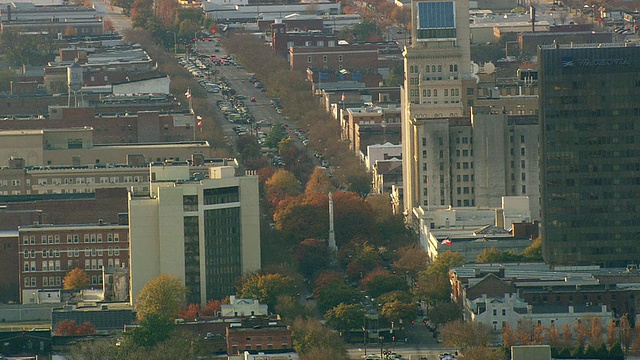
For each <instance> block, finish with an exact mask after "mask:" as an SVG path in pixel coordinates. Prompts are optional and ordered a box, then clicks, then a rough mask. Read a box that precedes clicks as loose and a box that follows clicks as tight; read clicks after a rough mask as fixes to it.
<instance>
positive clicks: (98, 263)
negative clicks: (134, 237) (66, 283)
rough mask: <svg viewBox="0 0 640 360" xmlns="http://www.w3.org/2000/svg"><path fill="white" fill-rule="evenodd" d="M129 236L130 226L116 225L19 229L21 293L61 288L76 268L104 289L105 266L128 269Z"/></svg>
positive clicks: (92, 283)
mask: <svg viewBox="0 0 640 360" xmlns="http://www.w3.org/2000/svg"><path fill="white" fill-rule="evenodd" d="M128 234H129V230H128V226H127V225H113V224H95V225H68V226H65V225H62V226H54V225H32V226H26V227H20V228H19V240H18V241H19V247H18V257H19V259H20V260H19V262H20V264H19V266H20V270H19V271H20V284H19V286H20V293H21V294H23V293H24V292H25V291H32V290H54V289H62V279H63V278H64V276H65V274H66V273H67V272H68V271H69V270H71V269H73V268H76V267H77V268H80V269H84V270H85V271H86V272H87V275H88V276H89V281H90V284H91V286H92V287H96V288H97V287H101V286H102V268H103V267H115V268H120V267H128V266H129V265H128V262H129V238H128ZM28 300H29V299H27V301H28ZM22 302H23V303H25V299H22Z"/></svg>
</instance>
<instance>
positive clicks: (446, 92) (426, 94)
mask: <svg viewBox="0 0 640 360" xmlns="http://www.w3.org/2000/svg"><path fill="white" fill-rule="evenodd" d="M442 92H443V93H444V96H460V89H444V90H443V91H442ZM432 94H433V97H438V89H433V91H431V89H423V90H422V97H431V95H432Z"/></svg>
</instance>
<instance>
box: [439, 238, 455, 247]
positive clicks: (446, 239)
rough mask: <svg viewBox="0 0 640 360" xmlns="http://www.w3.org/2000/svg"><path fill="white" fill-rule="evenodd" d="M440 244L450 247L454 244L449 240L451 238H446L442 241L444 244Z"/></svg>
mask: <svg viewBox="0 0 640 360" xmlns="http://www.w3.org/2000/svg"><path fill="white" fill-rule="evenodd" d="M440 244H442V245H449V246H451V245H452V242H451V240H450V239H449V237H446V238H444V240H442V242H441V243H440Z"/></svg>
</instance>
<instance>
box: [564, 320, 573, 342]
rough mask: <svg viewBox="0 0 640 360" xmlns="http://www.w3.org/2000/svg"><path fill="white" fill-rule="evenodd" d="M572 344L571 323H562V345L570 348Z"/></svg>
mask: <svg viewBox="0 0 640 360" xmlns="http://www.w3.org/2000/svg"><path fill="white" fill-rule="evenodd" d="M571 346H573V331H572V330H571V325H569V324H568V323H565V324H564V325H562V347H565V348H570V347H571Z"/></svg>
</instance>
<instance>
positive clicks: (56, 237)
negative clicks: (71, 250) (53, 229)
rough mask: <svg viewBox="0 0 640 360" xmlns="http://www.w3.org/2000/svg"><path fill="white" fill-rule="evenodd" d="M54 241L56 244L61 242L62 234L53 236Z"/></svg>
mask: <svg viewBox="0 0 640 360" xmlns="http://www.w3.org/2000/svg"><path fill="white" fill-rule="evenodd" d="M53 242H54V243H56V244H60V235H54V236H53Z"/></svg>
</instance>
